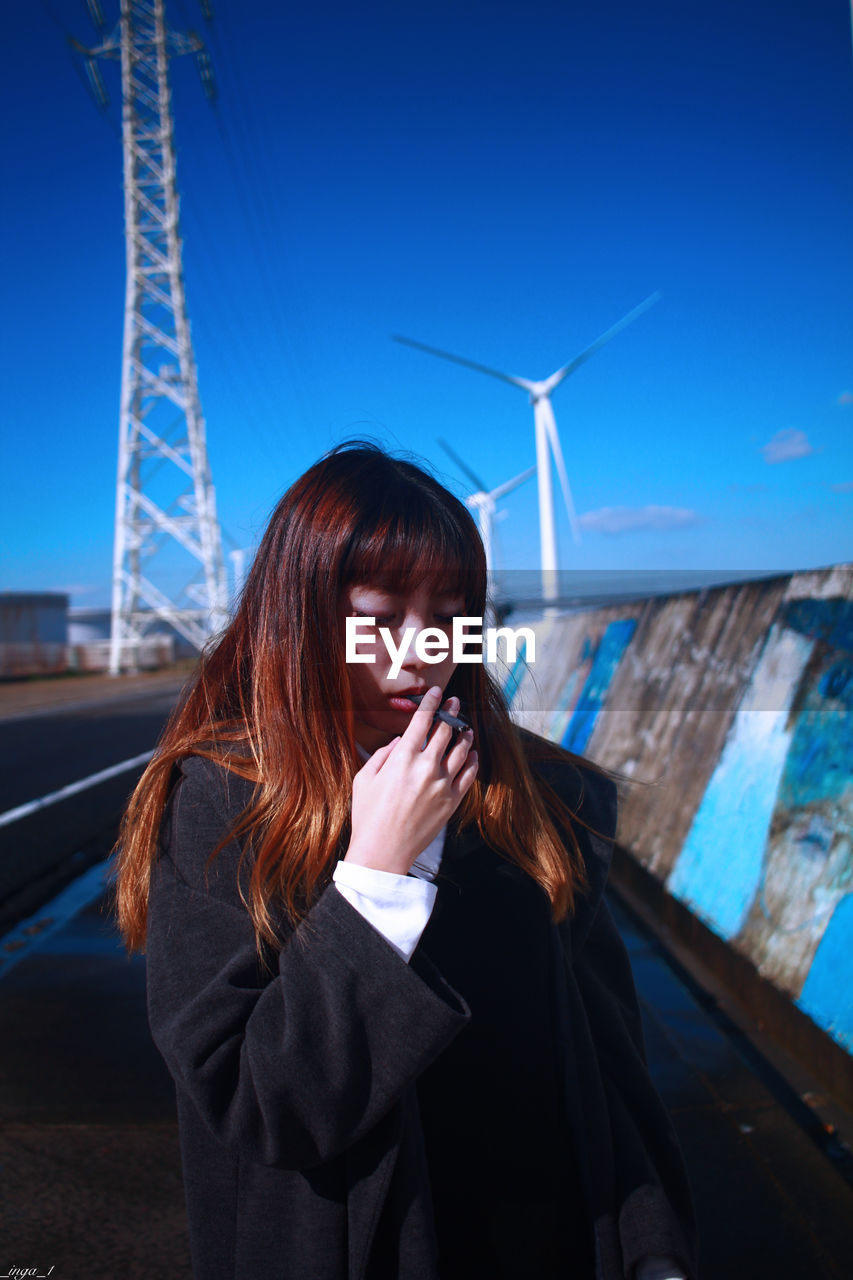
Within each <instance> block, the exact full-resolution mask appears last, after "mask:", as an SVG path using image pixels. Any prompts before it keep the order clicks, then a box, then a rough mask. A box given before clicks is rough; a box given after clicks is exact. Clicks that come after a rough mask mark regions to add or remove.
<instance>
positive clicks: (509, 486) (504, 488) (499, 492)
mask: <svg viewBox="0 0 853 1280" xmlns="http://www.w3.org/2000/svg"><path fill="white" fill-rule="evenodd" d="M535 474H536V468H535V467H528V468H527V470H526V471H522V473H521V475H519V476H516V477H515V479H514V480H507V482H506V484H499V485H498V487H497V489H493V490H492V492H491V493H490V494H489V497H490V498H494V500H495V502H498V501H499V500H500V499H501V498H503V497H504V496H505V495H506V494H508V493H512V491H513V489H515V488H516V487H517V486H518V485H520V484H523V483H524V481H525V480H529V479H530V477H531V476H532V475H535Z"/></svg>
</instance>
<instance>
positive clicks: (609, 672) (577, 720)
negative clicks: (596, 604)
mask: <svg viewBox="0 0 853 1280" xmlns="http://www.w3.org/2000/svg"><path fill="white" fill-rule="evenodd" d="M636 629H637V620H636V618H620V619H619V620H618V621H617V622H611V623H610V625H609V626H608V628H607V630H606V631H605V633H604V635H603V636H602V637H601V643H600V644H599V646H598V651H597V652H596V655H595V657H594V659H593V662H592V667H591V669H590V673H589V675H588V676H587V678H586V683H585V685H584V687H583V689H582V690H581V695H580V697H579V698H578V701H577V705H576V707H575V710H574V714H573V715H572V718H571V720H570V721H569V727H568V728H567V729H566V732H565V733H564V735H563V739H562V742H561V744H560V745H561V746H563V747H565V748H566V750H567V751H572V752H574V753H575V754H576V755H582V754H583V751H584V749H585V747H586V745H587V743H588V742H589V740H590V738H591V737H592V731H593V729H594V728H595V721H596V717H597V716H598V713H599V711H600V710H601V708H602V706H603V704H604V700H605V698H606V697H607V691H608V689H609V688H610V683H611V681H612V679H613V677H614V675H615V674H616V668H617V667H618V666H619V663H620V662H621V660H622V655H623V653H624V652H625V650H626V649H627V648H628V645H629V644H630V642H631V637H632V636H633V634H634V632H635V631H636Z"/></svg>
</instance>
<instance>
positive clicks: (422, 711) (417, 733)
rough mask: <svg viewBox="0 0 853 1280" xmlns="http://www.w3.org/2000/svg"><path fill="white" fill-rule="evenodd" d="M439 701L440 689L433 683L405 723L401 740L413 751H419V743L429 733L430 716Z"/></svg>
mask: <svg viewBox="0 0 853 1280" xmlns="http://www.w3.org/2000/svg"><path fill="white" fill-rule="evenodd" d="M440 703H441V689H440V688H439V687H438V685H434V686H433V687H432V689H428V690H427V691H426V693H425V694H424V696H423V697H422V698H421V701H420V703H419V704H418V706H417V708H416V710H415V714H414V715H413V716H412V718H411V720H410V721H409V723H408V724H407V725H406V731H405V733H404V734H403V742H405V743H406V744H407V745H408V746H409V747H412V748H413V749H414V750H415V751H420V749H421V745H422V744H423V742H424V740H425V739H426V737H427V735H428V733H429V727H430V725H431V724H432V718H433V716H434V715H435V713H436V711H437V710H438V708H439V705H440Z"/></svg>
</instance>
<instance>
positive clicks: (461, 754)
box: [445, 729, 474, 778]
mask: <svg viewBox="0 0 853 1280" xmlns="http://www.w3.org/2000/svg"><path fill="white" fill-rule="evenodd" d="M473 745H474V734H473V732H472V731H471V730H470V729H467V730H466V731H465V732H464V733H462V734H460V735H459V737H458V738H457V740H456V742H454V744H453V746H452V747H451V749H450V750H449V751H448V753H447V756H446V759H445V763H446V765H447V772H448V773H449V774H450V776H451V778H454V777H455V776H456V774H457V773H458V772H459V770H460V769H461V768H462V766H463V765H464V763H465V761H466V760H467V759H468V756H469V754H470V751H471V748H472V747H473Z"/></svg>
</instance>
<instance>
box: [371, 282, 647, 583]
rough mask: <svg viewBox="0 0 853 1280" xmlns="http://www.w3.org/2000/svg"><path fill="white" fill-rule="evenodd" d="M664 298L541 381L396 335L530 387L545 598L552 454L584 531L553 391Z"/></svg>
mask: <svg viewBox="0 0 853 1280" xmlns="http://www.w3.org/2000/svg"><path fill="white" fill-rule="evenodd" d="M659 297H660V294H659V293H653V294H652V295H651V296H650V297H648V298H646V300H645V301H644V302H641V303H640V305H639V306H637V307H634V309H633V311H629V312H628V314H627V315H625V316H623V317H622V319H621V320H619V321H618V322H617V323H616V324H614V325H612V326H611V328H609V329H608V330H607V331H606V332H605V333H603V334H601V336H600V337H599V338H596V340H595V342H593V343H591V344H590V345H589V346H588V347H587V348H586V349H585V350H584V351H582V352H581V353H580V355H577V356H575V357H574V359H573V360H570V361H569V363H568V364H566V365H563V367H562V368H561V369H558V370H557V371H556V373H552V374H551V376H550V378H545V379H543V380H542V381H541V382H534V381H532V380H531V379H529V378H516V377H515V376H514V375H513V374H510V373H502V372H501V371H500V370H498V369H490V368H489V366H488V365H485V364H478V363H477V362H476V361H475V360H468V359H466V358H465V357H464V356H456V355H453V354H452V353H451V352H450V351H442V350H441V349H440V348H439V347H429V346H427V345H426V343H424V342H416V341H415V340H414V339H413V338H404V337H401V335H400V334H394V335H393V337H394V341H395V342H402V343H404V344H405V345H406V346H408V347H415V348H416V349H417V350H418V351H426V352H427V354H428V355H431V356H440V357H441V359H442V360H450V361H452V362H453V364H460V365H462V366H463V367H464V368H466V369H475V370H476V371H477V373H485V374H488V375H489V377H490V378H499V379H500V381H501V382H509V383H511V385H512V386H514V387H520V388H521V389H522V391H526V392H527V394H528V396H529V397H530V403H531V404H532V405H533V422H534V431H535V438H536V472H537V481H538V486H539V543H540V554H541V563H542V598H543V599H544V600H556V598H557V594H558V584H557V534H556V528H555V524H554V489H553V482H552V477H551V457H552V456H553V459H554V465H555V466H556V468H557V475H558V477H559V480H560V487H561V489H562V492H563V501H564V502H565V504H566V512H567V513H568V517H569V524H570V525H571V530H572V537H573V538H574V540H575V543H576V544H577V543H579V542H580V529H579V526H578V521H577V517H576V515H575V507H574V503H573V501H572V493H571V489H570V488H569V478H568V475H567V474H566V464H565V462H564V460H563V451H562V449H561V447H560V437H559V435H558V434H557V423H556V421H555V419H554V410H553V409H552V407H551V395H552V393H553V392H554V391H556V389H557V387H558V386H559V385H560V383H561V382H563V381H564V380H565V379H566V378H568V376H569V374H571V373H574V372H575V370H576V369H579V368H580V366H581V365H582V364H583V363H584V362H585V361H586V360H588V359H589V357H590V356H591V355H594V353H595V352H596V351H598V350H599V349H600V348H601V347H603V346H604V344H605V343H607V342H609V341H610V339H611V338H615V336H616V334H617V333H619V332H620V330H622V329H624V328H625V326H626V325H628V324H630V323H631V321H632V320H636V319H637V317H638V316H640V315H642V313H643V312H644V311H647V310H648V308H649V307H651V306H652V305H653V304H654V303H655V302H657V300H658V298H659Z"/></svg>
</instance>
